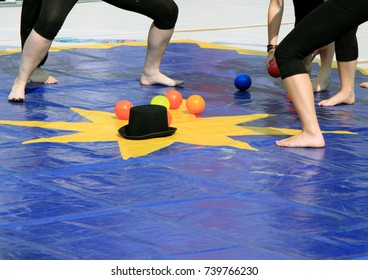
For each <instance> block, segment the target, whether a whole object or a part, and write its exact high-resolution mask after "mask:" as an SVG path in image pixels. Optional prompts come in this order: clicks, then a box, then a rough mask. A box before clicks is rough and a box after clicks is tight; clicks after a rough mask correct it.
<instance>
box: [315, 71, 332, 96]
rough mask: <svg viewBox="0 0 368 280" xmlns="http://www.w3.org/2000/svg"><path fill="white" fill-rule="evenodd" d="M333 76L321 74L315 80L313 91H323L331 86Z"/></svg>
mask: <svg viewBox="0 0 368 280" xmlns="http://www.w3.org/2000/svg"><path fill="white" fill-rule="evenodd" d="M330 80H331V77H320V76H319V75H318V76H317V77H316V78H315V79H314V80H313V82H312V86H313V92H322V91H325V90H326V89H328V87H329V86H330Z"/></svg>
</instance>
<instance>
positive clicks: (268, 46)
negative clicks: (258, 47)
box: [267, 44, 277, 52]
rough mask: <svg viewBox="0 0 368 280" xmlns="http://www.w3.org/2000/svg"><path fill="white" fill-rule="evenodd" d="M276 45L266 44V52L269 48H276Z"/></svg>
mask: <svg viewBox="0 0 368 280" xmlns="http://www.w3.org/2000/svg"><path fill="white" fill-rule="evenodd" d="M276 47H277V45H271V44H269V45H267V52H269V51H270V50H274V49H276Z"/></svg>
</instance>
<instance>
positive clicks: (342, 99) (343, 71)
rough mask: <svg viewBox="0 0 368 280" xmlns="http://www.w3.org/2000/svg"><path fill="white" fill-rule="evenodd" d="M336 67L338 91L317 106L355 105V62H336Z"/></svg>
mask: <svg viewBox="0 0 368 280" xmlns="http://www.w3.org/2000/svg"><path fill="white" fill-rule="evenodd" d="M337 65H338V71H339V77H340V91H339V92H338V93H336V94H335V95H334V96H332V97H330V98H328V99H325V100H322V101H320V102H319V103H318V105H319V106H335V105H338V104H347V105H351V104H354V103H355V94H354V82H355V70H356V65H357V60H353V61H349V62H337Z"/></svg>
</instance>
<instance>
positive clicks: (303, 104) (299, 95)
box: [276, 74, 325, 148]
mask: <svg viewBox="0 0 368 280" xmlns="http://www.w3.org/2000/svg"><path fill="white" fill-rule="evenodd" d="M283 83H284V86H285V89H286V91H287V92H288V94H289V98H290V100H292V102H293V105H294V107H295V110H296V112H297V113H298V116H299V118H300V121H301V125H302V132H301V133H299V134H297V135H294V136H292V137H289V138H287V139H283V140H280V141H276V145H277V146H280V147H290V148H298V147H311V148H322V147H324V146H325V141H324V138H323V135H322V132H321V129H320V127H319V124H318V120H317V115H316V111H315V106H314V96H313V89H312V83H311V81H310V78H309V75H308V74H298V75H293V76H290V77H288V78H286V79H284V80H283ZM300 85H303V86H302V87H301V86H300Z"/></svg>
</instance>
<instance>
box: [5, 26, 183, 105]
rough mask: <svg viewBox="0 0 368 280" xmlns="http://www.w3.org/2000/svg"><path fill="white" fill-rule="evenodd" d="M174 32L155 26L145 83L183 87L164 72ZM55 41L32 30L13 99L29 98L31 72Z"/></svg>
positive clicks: (10, 96)
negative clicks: (26, 96) (164, 63)
mask: <svg viewBox="0 0 368 280" xmlns="http://www.w3.org/2000/svg"><path fill="white" fill-rule="evenodd" d="M173 32H174V29H170V30H162V29H158V28H157V27H155V26H154V25H153V24H152V25H151V28H150V30H149V33H148V45H147V54H146V60H145V65H144V70H143V74H142V76H141V78H140V82H141V84H142V85H154V84H160V85H165V86H179V85H182V84H183V81H177V80H173V79H171V78H169V77H167V76H166V75H164V74H162V73H161V72H160V63H161V60H162V57H163V55H164V52H165V50H166V47H167V44H168V43H169V41H170V39H171V36H172V34H173ZM51 44H52V40H48V39H46V38H43V37H42V36H40V35H39V34H38V33H37V32H36V31H34V30H32V31H31V33H30V35H29V36H28V38H27V41H26V42H25V44H24V47H23V51H22V56H21V60H20V65H19V70H18V74H17V77H16V78H15V80H14V83H13V87H12V89H11V91H10V93H9V96H8V100H9V101H11V102H23V101H24V100H25V88H26V85H27V83H28V81H29V80H30V77H31V74H32V72H34V71H37V70H35V69H37V66H38V65H39V63H40V62H41V61H42V59H43V58H44V57H45V56H46V54H47V53H48V51H49V49H50V47H51ZM55 80H56V79H55V78H53V77H51V76H50V77H49V78H48V79H47V82H50V83H54V82H56V81H55Z"/></svg>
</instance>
